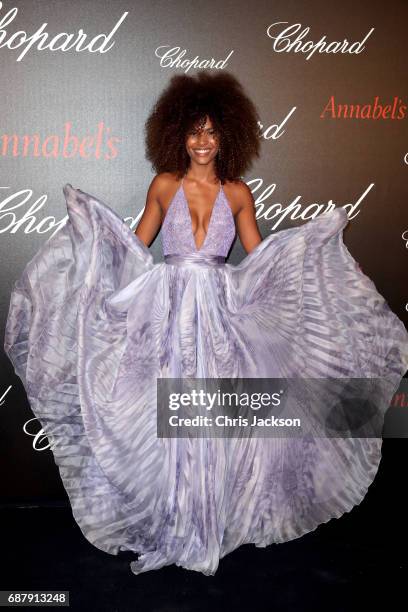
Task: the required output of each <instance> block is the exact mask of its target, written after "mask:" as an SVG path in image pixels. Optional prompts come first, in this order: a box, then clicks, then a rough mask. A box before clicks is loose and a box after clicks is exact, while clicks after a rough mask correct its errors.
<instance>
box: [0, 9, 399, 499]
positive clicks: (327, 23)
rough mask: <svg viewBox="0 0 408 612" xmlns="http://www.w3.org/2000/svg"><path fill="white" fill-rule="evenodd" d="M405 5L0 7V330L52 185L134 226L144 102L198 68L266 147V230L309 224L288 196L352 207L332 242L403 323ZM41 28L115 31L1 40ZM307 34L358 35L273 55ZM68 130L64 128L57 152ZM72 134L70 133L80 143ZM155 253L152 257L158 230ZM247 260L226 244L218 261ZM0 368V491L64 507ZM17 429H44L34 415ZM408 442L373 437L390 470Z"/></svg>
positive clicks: (262, 177) (50, 211) (141, 187)
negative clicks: (79, 38)
mask: <svg viewBox="0 0 408 612" xmlns="http://www.w3.org/2000/svg"><path fill="white" fill-rule="evenodd" d="M13 8H14V9H15V10H14V13H15V14H14V18H12V14H9V17H8V21H9V23H8V24H6V25H5V22H6V21H7V19H5V17H6V15H7V13H9V12H10V11H12V9H13ZM407 8H408V5H407V3H406V2H405V1H404V0H401V1H399V2H398V1H393V2H392V3H388V4H387V3H384V2H374V1H367V2H359V3H357V2H348V1H343V2H342V3H341V4H339V3H327V2H326V1H324V0H316V1H308V2H303V1H288V0H282V1H274V2H271V1H269V2H268V1H259V0H257V1H256V2H248V1H247V0H233V1H230V0H222V1H221V2H220V1H219V0H217V1H214V0H205V1H203V2H192V1H191V0H173V1H172V2H168V1H163V0H161V1H152V0H143V1H142V0H138V1H136V0H126V1H122V0H115V1H112V0H111V1H107V0H74V1H73V0H71V1H68V0H67V1H65V0H57V1H56V0H41V1H39V0H38V1H34V0H12V1H11V2H10V1H4V2H3V3H1V2H0V24H1V25H0V30H4V31H5V32H3V33H1V32H0V70H1V72H0V74H1V87H0V104H1V115H0V117H1V121H0V163H1V166H0V190H1V191H0V206H1V209H0V232H1V242H0V246H1V269H0V271H1V296H0V300H1V303H0V323H1V329H2V332H3V331H4V324H5V320H6V315H7V311H8V303H9V298H10V292H11V289H12V284H13V282H14V281H15V280H16V278H17V277H19V275H20V274H21V272H22V270H23V268H24V266H25V265H26V263H27V262H28V261H29V259H31V257H32V256H33V255H34V253H35V252H36V251H37V249H38V248H39V247H40V245H41V244H43V242H44V241H45V240H46V239H47V237H48V236H50V235H51V234H52V233H53V232H55V231H56V230H57V229H58V227H59V225H58V224H60V223H61V222H64V219H65V217H66V208H65V201H64V197H63V193H62V187H63V185H64V184H65V183H67V182H69V183H71V184H72V185H73V186H74V187H78V188H80V189H82V190H83V191H86V192H88V193H91V194H94V195H96V196H97V197H99V198H101V199H102V200H103V201H105V202H106V203H107V204H109V205H110V206H111V207H112V208H114V209H115V210H116V211H117V212H118V214H120V215H121V216H122V218H124V219H125V220H126V221H127V222H128V224H129V225H131V226H132V227H135V225H136V223H137V219H138V217H139V216H140V213H141V212H142V210H143V207H144V203H145V194H146V191H147V188H148V186H149V183H150V181H151V179H152V178H153V173H152V169H151V168H150V165H149V163H148V162H147V161H146V159H145V156H144V140H143V139H144V136H143V127H144V122H145V120H146V118H147V115H148V113H149V110H150V108H151V105H152V104H153V102H154V101H155V99H156V98H157V96H158V95H159V93H160V92H161V90H162V89H163V87H164V86H166V85H167V83H168V81H169V79H170V78H171V77H172V76H173V75H174V74H177V73H181V72H186V73H187V74H194V73H195V72H196V71H197V70H200V69H204V68H209V69H211V70H214V71H215V70H228V71H230V72H232V73H233V74H235V76H237V77H238V78H239V80H240V81H241V82H242V84H243V86H244V87H245V89H246V90H247V92H248V93H249V95H250V96H251V97H252V99H253V100H254V102H255V104H256V105H257V107H258V109H259V112H260V117H261V122H262V126H263V128H262V130H263V135H262V154H261V158H260V159H259V161H257V163H256V164H255V165H254V166H253V168H252V170H251V171H250V172H249V173H248V175H247V176H245V177H243V178H244V180H245V181H246V182H247V183H248V184H249V186H250V187H251V189H252V191H253V194H254V198H255V201H256V204H257V209H258V220H259V225H260V228H261V231H262V234H263V236H266V235H267V234H268V233H270V232H271V231H279V230H280V229H283V228H285V227H289V226H291V225H296V224H298V223H303V222H304V221H303V220H302V218H300V213H297V215H296V217H298V218H292V217H291V216H290V215H289V216H286V217H285V218H284V219H283V220H282V218H281V217H282V215H283V213H280V214H278V215H277V217H275V219H274V220H271V219H269V220H268V218H267V217H270V216H272V215H273V211H275V214H276V213H277V212H278V211H279V205H281V207H282V209H286V208H287V207H288V206H290V204H291V203H292V202H294V201H296V202H297V203H298V204H300V205H301V208H300V211H301V213H304V215H303V219H304V220H306V219H308V218H310V216H311V214H312V212H313V210H312V209H309V210H307V209H308V207H309V206H310V205H312V204H317V205H320V206H321V208H319V209H318V208H317V207H316V209H318V210H321V212H323V211H324V210H325V209H326V207H327V203H328V202H330V201H332V202H334V203H335V204H336V205H339V206H344V205H346V204H349V205H350V207H352V209H351V212H350V218H351V222H350V223H349V225H348V226H347V228H346V230H345V232H344V241H345V243H346V245H347V247H348V248H349V250H350V252H351V253H352V255H353V256H354V257H355V259H356V260H357V261H358V262H359V263H360V265H361V267H362V269H363V271H364V272H365V273H366V274H367V275H368V276H370V278H371V279H372V280H373V281H374V282H375V284H376V286H377V288H378V290H379V291H380V293H381V294H382V295H383V296H384V297H385V298H386V300H387V301H388V303H389V304H390V306H391V308H392V309H393V310H394V312H395V313H396V314H397V315H398V316H399V317H400V318H401V319H402V320H403V321H404V322H405V324H407V321H408V320H407V312H406V308H405V306H406V300H407V294H406V283H405V284H404V283H403V278H402V275H403V272H404V270H405V268H406V257H407V254H406V253H407V252H406V242H407V240H408V219H407V211H406V184H407V179H406V177H407V168H408V167H407V163H408V158H407V155H408V153H407V151H408V144H407V143H408V140H407V130H406V122H407V120H406V115H407V101H408V96H407V79H406V75H407V66H406V57H407V54H406V46H405V45H406V24H407V17H408V10H407ZM16 9H17V12H16ZM125 13H127V14H126V15H125V16H124V17H123V15H124V14H125ZM119 22H120V23H119ZM279 22H280V23H279ZM44 23H45V24H46V25H45V26H44V29H43V32H47V33H48V35H49V37H48V39H47V40H46V41H45V43H47V42H49V41H50V39H51V38H52V37H53V36H55V35H57V34H59V33H61V32H67V33H73V34H74V35H76V34H77V33H78V30H79V29H80V28H82V30H83V32H84V33H85V34H86V36H87V38H86V41H85V44H86V43H88V42H89V41H90V39H91V38H92V37H95V36H97V35H99V34H101V33H104V34H105V35H109V33H111V32H112V30H113V29H114V28H115V27H116V30H115V32H114V33H113V34H112V36H111V38H110V40H109V41H107V42H106V46H105V49H106V52H105V53H100V52H93V53H92V52H90V51H89V50H83V51H76V50H75V49H71V50H67V51H65V52H63V51H61V50H54V51H51V50H49V49H44V50H40V49H38V45H37V44H33V45H32V46H31V48H29V49H25V47H26V46H27V44H28V43H27V42H26V43H24V44H23V45H22V46H20V47H18V48H14V49H13V48H12V47H13V46H16V44H17V43H18V42H19V41H20V42H21V36H22V35H21V34H20V35H19V36H20V38H16V39H14V42H10V38H11V37H12V35H13V34H14V33H16V32H18V31H25V32H26V33H27V36H32V35H34V33H35V32H36V31H37V30H38V29H39V28H40V27H41V26H42V24H44ZM118 23H119V25H117V24H118ZM273 24H277V25H273ZM296 24H300V25H299V26H296ZM289 26H292V33H291V35H290V40H289V41H288V40H286V41H285V40H283V41H282V42H281V43H280V45H278V44H277V42H276V40H275V39H273V38H271V36H277V35H278V34H280V33H282V32H283V31H284V29H285V28H287V27H289ZM296 28H298V30H297V31H296V32H294V30H295V29H296ZM305 28H306V29H307V28H309V30H308V31H307V32H305V33H304V36H303V38H301V41H302V43H303V44H305V43H306V42H307V41H310V44H312V43H317V42H318V41H319V40H320V39H322V38H323V37H325V38H324V40H325V41H326V43H327V44H328V43H333V42H334V41H340V42H343V41H344V39H347V41H349V44H351V43H355V44H357V43H361V44H360V45H359V46H358V47H357V48H355V47H354V49H355V50H358V51H359V52H358V53H347V52H343V53H342V52H337V53H333V52H329V53H319V52H318V51H316V52H314V53H313V54H312V55H311V56H310V57H309V56H308V54H307V53H304V52H300V51H299V52H295V49H292V50H290V51H285V50H284V49H285V45H287V44H288V42H292V43H293V42H294V41H295V38H296V36H297V35H299V34H300V33H301V32H302V31H303V30H304V29H305ZM268 32H269V34H270V36H269V35H268ZM363 39H365V40H364V42H361V41H363ZM7 41H9V42H7ZM61 42H62V40H61V39H60V43H61ZM101 43H102V39H99V45H100V44H101ZM112 43H113V44H112ZM7 45H8V46H7ZM109 45H112V46H111V48H110V49H108V47H109ZM10 47H11V48H10ZM330 49H332V50H333V47H329V51H330ZM352 49H353V47H352ZM346 50H347V49H346ZM23 51H25V53H24V55H22V54H23ZM166 51H167V52H168V51H170V53H171V58H170V59H172V60H174V61H175V60H176V59H177V56H178V57H179V58H180V63H181V62H182V61H183V60H184V61H192V60H194V58H197V61H201V62H203V63H202V64H201V68H200V67H198V66H194V65H193V66H191V67H190V68H189V67H188V66H187V65H185V66H184V67H183V66H182V65H177V64H174V65H171V64H169V62H170V60H169V59H167V60H165V59H163V57H162V56H163V54H164V53H165V52H166ZM310 51H311V50H309V53H310ZM180 54H181V56H180ZM212 59H213V61H214V64H215V65H213V66H212V67H211V66H207V65H206V63H205V60H208V61H211V60H212ZM340 105H343V108H342V109H341V108H340ZM344 105H347V107H348V108H347V109H345V108H344ZM351 105H360V110H361V111H362V114H363V116H360V117H357V116H356V115H355V114H354V115H353V114H352V113H353V111H352V108H351ZM370 105H371V109H370ZM374 105H376V109H377V110H376V112H377V113H380V114H379V116H378V117H377V118H373V116H372V112H373V110H375V109H374ZM380 106H381V107H382V112H380V111H381V109H380V108H379V107H380ZM363 107H364V108H363ZM355 112H356V107H355V106H354V113H355ZM66 134H69V135H70V136H71V139H70V140H68V141H67V146H66V148H65V150H64V137H65V136H66ZM75 137H76V138H78V139H79V140H80V141H82V143H83V145H82V148H81V149H77V151H75V147H74V139H75ZM25 138H26V139H27V140H26V148H25V149H24V142H25V140H24V139H25ZM84 139H87V140H84ZM270 207H272V209H270V211H269V213H268V212H267V209H269V208H270ZM277 222H278V224H277ZM404 232H405V234H404ZM404 236H405V240H404ZM151 248H152V251H153V254H154V257H155V260H156V261H160V260H161V258H162V253H161V236H160V235H159V236H158V238H157V239H156V241H155V243H154V244H153V245H152V247H151ZM243 255H244V252H243V250H242V248H241V246H240V244H239V241H237V242H236V243H235V246H234V248H233V251H232V253H231V256H230V261H231V262H232V263H236V262H238V261H239V260H240V259H241V258H242V257H243ZM405 280H406V279H405ZM1 346H3V335H2V344H1ZM1 366H2V369H1V371H2V380H1V387H0V389H1V394H0V395H1V396H3V398H2V404H1V406H0V410H1V412H0V415H1V419H0V436H1V440H0V443H1V454H2V457H1V467H2V470H3V476H2V480H1V500H0V501H2V502H3V503H25V502H29V503H30V502H36V503H37V502H38V503H44V502H45V501H54V502H55V501H58V500H65V501H66V494H65V491H64V490H63V487H62V484H61V481H60V479H59V475H58V470H57V468H56V466H55V464H54V461H53V457H52V453H51V451H50V450H44V451H40V450H38V449H35V448H33V438H32V436H31V435H29V434H28V433H26V432H24V429H23V428H24V425H25V423H26V422H27V421H28V420H29V419H31V418H33V414H32V413H31V410H30V408H29V405H28V403H27V399H26V396H25V392H24V389H23V387H22V383H21V381H20V380H19V379H18V378H17V377H16V376H15V375H14V373H13V369H12V366H11V364H10V362H9V361H8V359H7V358H6V356H5V355H4V354H2V363H1ZM28 427H29V431H31V432H35V431H38V429H39V426H38V424H37V425H36V421H34V422H31V423H30V424H29V426H28ZM404 442H405V441H403V440H398V441H397V440H386V441H385V443H386V444H387V448H388V449H389V453H390V455H389V456H390V457H392V460H390V459H389V461H388V464H387V465H388V468H387V469H388V470H389V472H390V473H389V476H390V478H391V470H392V469H393V467H392V466H393V465H394V466H395V469H396V470H397V469H400V465H399V462H400V460H402V459H403V458H404V455H405V450H404V449H405V448H406V447H404ZM385 443H384V445H385ZM38 446H41V443H39V444H38ZM381 482H384V479H383V480H382V481H380V484H378V480H377V481H376V484H375V486H379V487H380V486H381ZM388 482H390V480H389V481H388Z"/></svg>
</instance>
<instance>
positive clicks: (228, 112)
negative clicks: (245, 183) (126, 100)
mask: <svg viewBox="0 0 408 612" xmlns="http://www.w3.org/2000/svg"><path fill="white" fill-rule="evenodd" d="M207 116H208V117H209V118H210V119H211V121H212V123H213V126H214V128H215V130H216V133H217V135H218V141H219V152H218V154H217V156H216V158H215V170H216V174H217V178H218V179H219V180H220V181H221V182H222V183H225V181H226V180H228V181H238V180H240V179H241V178H242V176H243V175H244V173H245V172H246V171H247V170H248V169H249V168H250V167H251V166H252V161H253V159H254V157H259V150H260V126H259V123H258V121H259V116H258V111H257V108H256V106H255V105H254V103H253V102H252V101H251V100H250V99H249V98H248V96H247V95H246V94H245V93H244V91H243V88H242V86H241V84H240V83H239V82H238V81H237V79H236V78H235V77H234V76H233V75H232V74H230V73H228V72H225V71H224V72H220V73H217V74H215V75H212V74H210V73H209V72H208V71H201V72H199V73H198V74H197V75H196V76H195V77H193V76H187V75H176V76H174V77H172V79H171V80H170V82H169V84H168V86H167V87H166V88H165V89H164V91H163V92H162V94H161V95H160V97H159V98H158V100H157V101H156V103H155V104H154V106H153V109H152V110H151V113H150V115H149V117H148V119H147V120H146V123H145V145H146V158H147V159H148V160H149V161H150V162H151V163H152V169H153V170H154V171H155V172H156V173H158V174H159V173H161V172H171V173H174V174H176V175H177V176H178V177H179V178H181V177H182V176H184V174H185V173H186V171H187V169H188V167H189V165H190V157H189V155H188V153H187V150H186V146H185V141H186V137H187V134H188V133H189V132H190V131H191V130H192V129H193V128H200V127H202V126H203V125H204V124H205V121H206V117H207Z"/></svg>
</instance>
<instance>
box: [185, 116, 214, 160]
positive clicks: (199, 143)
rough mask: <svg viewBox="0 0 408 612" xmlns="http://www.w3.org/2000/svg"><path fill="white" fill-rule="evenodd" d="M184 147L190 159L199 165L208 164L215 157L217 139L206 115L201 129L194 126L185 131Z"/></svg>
mask: <svg viewBox="0 0 408 612" xmlns="http://www.w3.org/2000/svg"><path fill="white" fill-rule="evenodd" d="M186 149H187V153H188V154H189V156H190V158H191V160H194V161H195V162H196V163H197V164H200V165H205V164H208V163H210V162H212V160H213V159H214V158H215V156H216V155H217V153H218V149H219V139H218V134H217V133H216V131H215V129H214V127H213V124H212V121H211V119H210V118H209V117H208V116H207V117H206V122H205V124H204V126H203V127H202V128H201V130H198V129H197V128H196V127H194V128H192V130H191V131H190V132H188V133H187V137H186Z"/></svg>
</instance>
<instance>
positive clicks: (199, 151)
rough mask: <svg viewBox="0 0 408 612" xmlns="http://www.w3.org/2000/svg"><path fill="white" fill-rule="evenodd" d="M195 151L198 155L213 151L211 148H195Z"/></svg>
mask: <svg viewBox="0 0 408 612" xmlns="http://www.w3.org/2000/svg"><path fill="white" fill-rule="evenodd" d="M193 151H194V153H197V155H207V153H209V152H210V151H211V149H193Z"/></svg>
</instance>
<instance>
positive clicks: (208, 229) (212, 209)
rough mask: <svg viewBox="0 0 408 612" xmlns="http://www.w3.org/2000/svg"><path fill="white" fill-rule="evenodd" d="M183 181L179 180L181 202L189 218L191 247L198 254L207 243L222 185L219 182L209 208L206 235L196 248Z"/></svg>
mask: <svg viewBox="0 0 408 612" xmlns="http://www.w3.org/2000/svg"><path fill="white" fill-rule="evenodd" d="M183 181H184V177H183V178H182V179H181V190H182V192H183V200H184V203H185V206H186V208H187V213H188V218H189V220H190V235H191V238H192V242H193V245H194V249H195V251H196V252H197V253H199V252H200V251H202V249H203V248H204V246H205V244H206V241H207V237H208V234H209V233H210V229H211V222H212V220H213V216H214V209H215V207H216V205H217V202H218V198H219V196H220V193H221V189H222V184H221V181H220V188H219V189H218V193H217V195H216V198H215V200H214V203H213V205H212V208H211V215H210V220H209V222H208V228H207V232H206V234H205V238H204V242H203V244H202V245H201V246H200V248H197V244H196V241H195V236H194V233H193V219H192V217H191V212H190V206H189V204H188V201H187V196H186V192H185V191H184V185H183Z"/></svg>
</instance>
